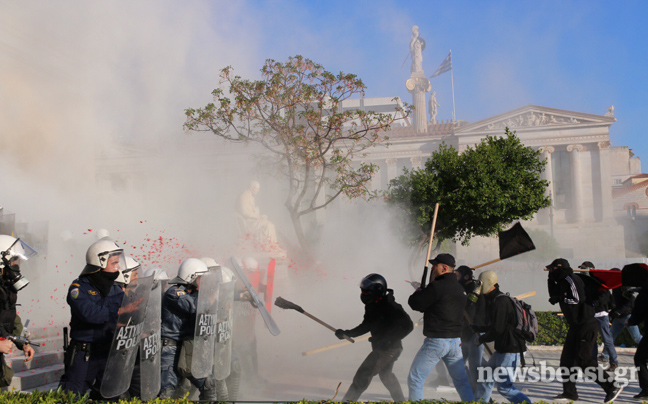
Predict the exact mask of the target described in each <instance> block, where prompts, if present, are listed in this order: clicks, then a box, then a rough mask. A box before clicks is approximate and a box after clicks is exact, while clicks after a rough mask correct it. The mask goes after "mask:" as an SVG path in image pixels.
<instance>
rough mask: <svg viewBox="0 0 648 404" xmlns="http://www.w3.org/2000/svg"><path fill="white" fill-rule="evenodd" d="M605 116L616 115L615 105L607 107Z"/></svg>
mask: <svg viewBox="0 0 648 404" xmlns="http://www.w3.org/2000/svg"><path fill="white" fill-rule="evenodd" d="M605 116H611V117H614V105H610V108H608V109H607V112H606V113H605Z"/></svg>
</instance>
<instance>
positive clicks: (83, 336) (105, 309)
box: [67, 276, 124, 346]
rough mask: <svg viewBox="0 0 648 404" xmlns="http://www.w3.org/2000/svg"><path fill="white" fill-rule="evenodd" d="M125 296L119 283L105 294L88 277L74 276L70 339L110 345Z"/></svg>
mask: <svg viewBox="0 0 648 404" xmlns="http://www.w3.org/2000/svg"><path fill="white" fill-rule="evenodd" d="M123 298H124V291H123V290H122V289H121V288H120V287H119V286H117V285H116V284H113V285H112V286H111V288H110V290H109V292H108V294H107V295H106V296H105V297H103V296H102V295H101V293H100V292H99V289H98V288H97V287H96V286H95V285H93V284H92V282H90V279H89V278H88V277H87V276H82V277H80V278H78V279H75V280H74V281H73V282H72V284H71V285H70V288H69V289H68V294H67V303H68V304H69V305H70V311H71V314H72V318H71V320H70V338H72V339H73V340H76V341H81V342H91V343H95V344H101V345H108V346H109V345H110V343H111V342H112V337H113V335H114V334H115V328H116V327H117V316H118V311H119V307H120V306H121V303H122V300H123Z"/></svg>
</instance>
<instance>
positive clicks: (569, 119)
mask: <svg viewBox="0 0 648 404" xmlns="http://www.w3.org/2000/svg"><path fill="white" fill-rule="evenodd" d="M614 121H616V119H615V118H614V116H604V115H595V114H586V113H582V112H575V111H567V110H563V109H556V108H548V107H541V106H537V105H527V106H526V107H522V108H518V109H515V110H513V111H509V112H506V113H503V114H500V115H496V116H493V117H490V118H488V119H484V120H481V121H478V122H474V123H472V124H470V125H466V126H463V127H461V128H459V129H457V130H456V131H455V135H457V136H461V135H464V134H474V133H488V132H498V133H501V132H502V130H504V128H506V127H508V128H509V129H511V130H516V131H525V130H544V129H556V128H560V127H566V128H572V127H578V126H580V127H583V126H592V125H594V126H597V125H607V126H609V125H611V124H612V123H613V122H614Z"/></svg>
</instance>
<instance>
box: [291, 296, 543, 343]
mask: <svg viewBox="0 0 648 404" xmlns="http://www.w3.org/2000/svg"><path fill="white" fill-rule="evenodd" d="M535 295H536V292H535V291H533V292H527V293H523V294H521V295H517V296H515V298H516V299H518V300H519V299H524V298H525V297H531V296H535ZM464 316H466V317H468V314H467V313H466V312H464ZM420 325H423V322H418V323H414V327H418V326H420ZM369 338H370V337H369V335H365V336H364V337H360V338H356V339H355V341H356V342H360V341H366V340H368V339H369ZM347 345H351V343H350V342H347V341H342V342H338V343H337V344H333V345H327V346H323V347H321V348H317V349H312V350H310V351H305V352H302V356H308V355H312V354H316V353H320V352H324V351H328V350H330V349H336V348H340V347H343V346H347ZM484 346H486V344H484ZM488 349H489V348H487V350H488ZM490 354H491V355H492V354H493V353H492V352H490Z"/></svg>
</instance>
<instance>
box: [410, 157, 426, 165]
mask: <svg viewBox="0 0 648 404" xmlns="http://www.w3.org/2000/svg"><path fill="white" fill-rule="evenodd" d="M410 161H411V162H412V164H413V165H420V164H421V163H423V158H422V157H420V156H416V157H410Z"/></svg>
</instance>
